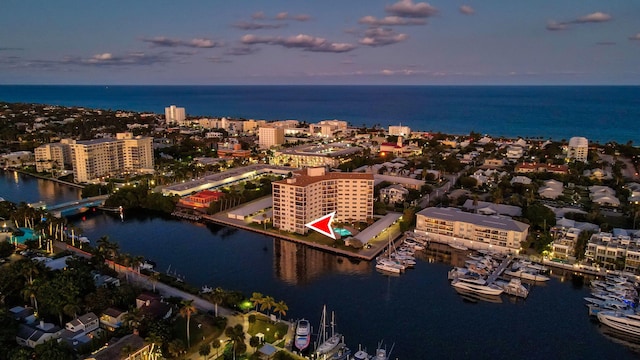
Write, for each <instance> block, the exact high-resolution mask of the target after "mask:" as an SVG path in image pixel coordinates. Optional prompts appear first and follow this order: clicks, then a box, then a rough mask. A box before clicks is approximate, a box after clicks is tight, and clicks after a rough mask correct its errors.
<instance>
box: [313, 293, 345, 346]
mask: <svg viewBox="0 0 640 360" xmlns="http://www.w3.org/2000/svg"><path fill="white" fill-rule="evenodd" d="M326 322H327V306H326V305H325V306H324V307H323V308H322V318H321V319H320V333H319V334H318V344H320V345H318V347H317V348H316V355H317V356H320V355H325V354H328V353H330V352H331V351H332V350H333V349H335V348H336V347H337V346H338V344H340V342H341V340H342V335H341V334H338V333H335V331H334V330H335V329H334V326H335V314H334V313H333V312H331V337H329V338H327V324H326Z"/></svg>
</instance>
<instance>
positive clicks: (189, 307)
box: [180, 300, 198, 348]
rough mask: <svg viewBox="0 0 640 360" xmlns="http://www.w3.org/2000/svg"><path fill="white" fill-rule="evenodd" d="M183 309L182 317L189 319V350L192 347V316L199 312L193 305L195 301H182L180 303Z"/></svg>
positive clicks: (181, 311) (181, 309)
mask: <svg viewBox="0 0 640 360" xmlns="http://www.w3.org/2000/svg"><path fill="white" fill-rule="evenodd" d="M180 304H181V305H182V307H181V308H180V316H182V317H186V318H187V348H190V347H191V334H190V332H189V330H190V329H189V325H190V322H191V315H192V314H195V313H196V312H197V311H198V310H197V309H196V307H195V306H194V305H193V300H182V301H181V302H180Z"/></svg>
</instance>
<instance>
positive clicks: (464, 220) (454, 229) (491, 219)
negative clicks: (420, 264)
mask: <svg viewBox="0 0 640 360" xmlns="http://www.w3.org/2000/svg"><path fill="white" fill-rule="evenodd" d="M416 232H417V233H421V234H425V235H427V236H429V237H432V238H434V240H436V241H439V242H445V243H461V244H463V245H464V246H466V247H469V248H472V249H494V250H496V251H501V252H511V253H517V252H518V251H519V250H520V243H521V242H522V241H525V240H526V239H527V234H528V232H529V225H527V224H524V223H521V222H519V221H515V220H513V219H511V218H508V217H502V216H487V215H480V214H473V213H468V212H463V211H460V210H458V209H455V208H436V207H430V208H426V209H424V210H422V211H420V212H418V213H417V214H416Z"/></svg>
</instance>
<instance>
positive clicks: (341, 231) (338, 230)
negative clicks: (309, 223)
mask: <svg viewBox="0 0 640 360" xmlns="http://www.w3.org/2000/svg"><path fill="white" fill-rule="evenodd" d="M333 232H335V233H336V234H340V236H342V237H344V236H351V231H349V230H347V229H344V228H335V229H333Z"/></svg>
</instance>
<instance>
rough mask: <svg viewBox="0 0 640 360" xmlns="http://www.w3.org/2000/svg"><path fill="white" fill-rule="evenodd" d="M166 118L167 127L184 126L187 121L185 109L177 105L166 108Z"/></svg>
mask: <svg viewBox="0 0 640 360" xmlns="http://www.w3.org/2000/svg"><path fill="white" fill-rule="evenodd" d="M164 117H165V120H166V122H167V125H183V124H184V122H185V120H186V119H187V115H186V112H185V110H184V108H183V107H176V106H175V105H171V106H169V107H166V108H164Z"/></svg>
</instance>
